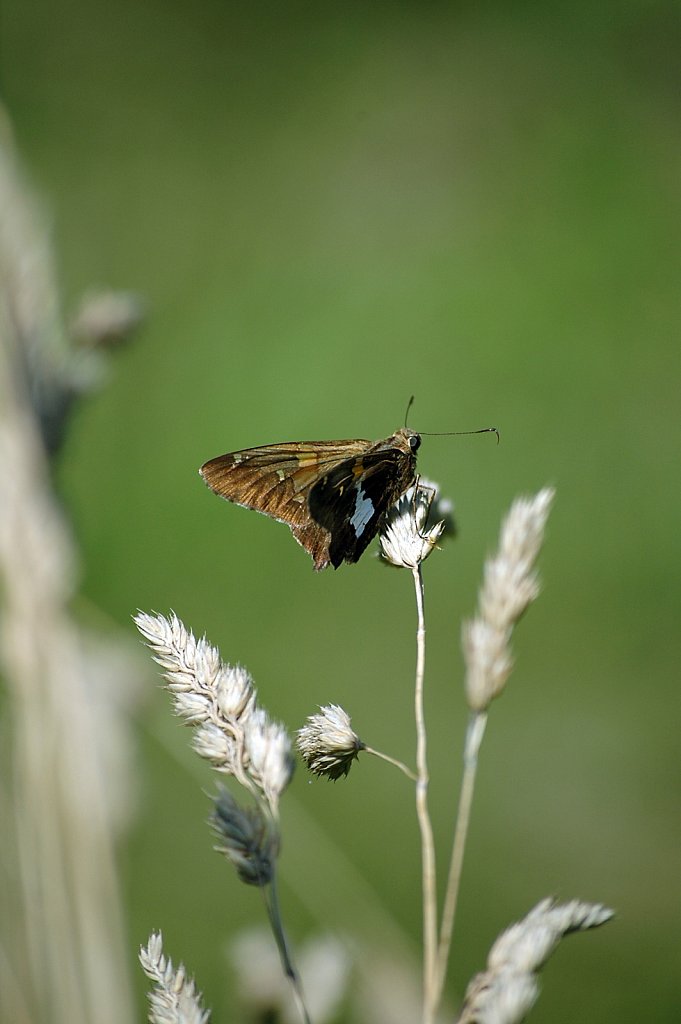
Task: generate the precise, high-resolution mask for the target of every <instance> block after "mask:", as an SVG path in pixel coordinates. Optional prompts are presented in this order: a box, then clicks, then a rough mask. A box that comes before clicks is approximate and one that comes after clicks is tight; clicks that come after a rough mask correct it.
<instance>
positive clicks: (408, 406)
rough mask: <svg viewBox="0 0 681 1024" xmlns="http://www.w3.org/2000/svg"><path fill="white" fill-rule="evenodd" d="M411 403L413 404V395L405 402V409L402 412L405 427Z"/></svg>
mask: <svg viewBox="0 0 681 1024" xmlns="http://www.w3.org/2000/svg"><path fill="white" fill-rule="evenodd" d="M413 404H414V396H413V395H412V396H411V398H410V399H409V401H408V402H407V411H406V412H405V414H404V425H405V427H406V426H407V417H408V416H409V410H410V409H411V407H412V405H413Z"/></svg>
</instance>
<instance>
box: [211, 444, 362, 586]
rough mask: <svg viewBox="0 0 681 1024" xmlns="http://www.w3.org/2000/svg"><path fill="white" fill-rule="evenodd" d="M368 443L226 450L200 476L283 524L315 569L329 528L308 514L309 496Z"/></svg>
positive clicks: (325, 558)
mask: <svg viewBox="0 0 681 1024" xmlns="http://www.w3.org/2000/svg"><path fill="white" fill-rule="evenodd" d="M370 446H371V442H369V441H292V442H289V443H285V444H274V445H264V446H262V447H260V448H246V449H244V450H243V451H238V452H229V453H228V454H227V455H219V456H218V457H217V458H215V459H211V460H210V461H209V462H206V463H205V464H204V465H203V466H202V467H201V469H200V471H199V472H200V473H201V476H202V477H203V479H204V481H205V482H206V483H207V484H208V486H209V487H210V488H211V490H213V491H215V493H216V494H219V495H220V497H222V498H226V499H227V501H232V502H234V503H235V504H237V505H242V506H244V507H245V508H251V509H254V510H255V511H256V512H262V513H263V514H264V515H266V516H270V517H271V518H272V519H278V520H279V521H280V522H282V523H287V524H288V526H289V527H290V528H291V532H292V533H293V536H294V537H295V538H296V540H297V541H298V543H299V544H301V545H302V546H303V547H304V548H305V550H306V551H307V552H309V554H310V555H311V556H312V559H313V561H314V567H315V569H317V570H319V569H324V568H325V567H326V566H327V565H328V564H329V561H330V557H329V542H330V540H331V536H330V533H329V531H328V530H327V529H326V528H325V527H324V526H323V525H322V524H320V523H319V522H318V521H316V520H315V519H314V518H311V516H310V510H309V507H308V494H309V493H310V490H311V488H313V487H314V485H315V484H316V483H317V481H318V480H319V479H320V478H322V477H324V475H325V474H327V473H330V472H331V471H332V469H333V468H334V467H336V466H338V465H339V463H341V464H342V463H343V462H345V461H347V462H352V461H353V459H355V458H356V457H357V455H358V454H360V453H361V452H362V451H364V450H365V449H366V448H367V447H370Z"/></svg>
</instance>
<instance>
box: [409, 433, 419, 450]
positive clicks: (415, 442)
mask: <svg viewBox="0 0 681 1024" xmlns="http://www.w3.org/2000/svg"><path fill="white" fill-rule="evenodd" d="M409 447H410V448H411V450H412V451H413V452H416V451H418V450H419V448H420V447H421V435H420V434H412V435H411V437H410V438H409Z"/></svg>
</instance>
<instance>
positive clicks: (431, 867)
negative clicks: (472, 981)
mask: <svg viewBox="0 0 681 1024" xmlns="http://www.w3.org/2000/svg"><path fill="white" fill-rule="evenodd" d="M412 573H413V576H414V587H415V590H416V609H417V615H418V626H417V630H416V684H415V692H414V710H415V717H416V771H417V775H418V778H417V782H416V815H417V818H418V823H419V830H420V832H421V871H422V890H423V1024H432V1021H433V1018H434V1014H435V1003H436V983H437V973H436V971H437V959H436V957H437V892H436V873H435V846H434V843H433V828H432V825H431V821H430V815H429V814H428V761H427V756H426V754H427V750H426V723H425V716H424V712H423V682H424V675H425V668H426V621H425V613H424V601H423V576H422V575H421V566H420V564H419V565H417V566H415V567H414V568H413V569H412Z"/></svg>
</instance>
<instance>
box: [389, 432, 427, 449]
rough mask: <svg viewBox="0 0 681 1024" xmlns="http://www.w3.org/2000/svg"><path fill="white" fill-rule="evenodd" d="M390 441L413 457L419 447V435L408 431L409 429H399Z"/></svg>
mask: <svg viewBox="0 0 681 1024" xmlns="http://www.w3.org/2000/svg"><path fill="white" fill-rule="evenodd" d="M391 440H392V441H394V442H395V444H396V445H397V446H398V447H401V448H403V449H404V450H405V451H409V452H411V453H412V454H413V455H416V452H417V451H418V450H419V448H420V447H421V435H420V434H417V433H416V431H415V430H410V429H409V427H400V429H399V430H396V431H395V433H394V434H393V436H392V438H391Z"/></svg>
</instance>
